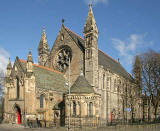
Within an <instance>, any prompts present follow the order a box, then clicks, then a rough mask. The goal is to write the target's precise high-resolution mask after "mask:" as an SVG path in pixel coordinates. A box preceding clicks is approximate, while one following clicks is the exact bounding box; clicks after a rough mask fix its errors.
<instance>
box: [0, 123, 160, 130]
mask: <svg viewBox="0 0 160 131" xmlns="http://www.w3.org/2000/svg"><path fill="white" fill-rule="evenodd" d="M0 131H68V129H66V128H62V127H60V128H52V129H48V128H24V127H23V126H21V125H16V124H13V125H12V124H0ZM70 131H160V124H156V125H155V124H153V125H132V126H110V127H105V128H88V127H84V128H82V129H76V128H72V129H71V130H70Z"/></svg>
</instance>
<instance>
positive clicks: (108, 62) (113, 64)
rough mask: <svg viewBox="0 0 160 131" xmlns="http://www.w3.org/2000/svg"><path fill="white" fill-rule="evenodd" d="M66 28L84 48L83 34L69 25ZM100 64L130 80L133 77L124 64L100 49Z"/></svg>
mask: <svg viewBox="0 0 160 131" xmlns="http://www.w3.org/2000/svg"><path fill="white" fill-rule="evenodd" d="M64 27H65V26H64ZM65 29H66V30H67V32H68V33H69V34H70V35H71V37H72V38H73V39H74V40H75V42H77V44H79V46H81V48H83V50H84V45H85V40H84V39H83V38H82V37H81V36H79V35H77V34H76V33H74V32H72V31H71V30H70V29H68V28H67V27H65ZM98 64H99V65H102V66H103V67H104V69H107V68H109V69H111V71H113V72H114V73H116V74H118V75H120V76H122V77H124V78H127V79H129V80H132V79H133V78H132V76H131V75H130V74H129V73H128V72H127V71H126V70H125V69H124V68H123V66H122V65H121V64H120V63H119V62H118V61H116V60H115V59H113V58H112V57H110V56H109V55H107V54H106V53H104V52H102V51H101V50H98Z"/></svg>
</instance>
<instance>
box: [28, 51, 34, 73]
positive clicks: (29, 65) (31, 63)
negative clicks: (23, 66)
mask: <svg viewBox="0 0 160 131" xmlns="http://www.w3.org/2000/svg"><path fill="white" fill-rule="evenodd" d="M32 72H33V58H32V53H31V50H29V55H28V58H27V73H32Z"/></svg>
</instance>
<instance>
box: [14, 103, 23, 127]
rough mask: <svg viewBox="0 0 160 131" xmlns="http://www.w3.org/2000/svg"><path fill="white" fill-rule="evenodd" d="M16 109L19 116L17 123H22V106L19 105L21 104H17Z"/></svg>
mask: <svg viewBox="0 0 160 131" xmlns="http://www.w3.org/2000/svg"><path fill="white" fill-rule="evenodd" d="M14 110H15V113H16V116H17V124H21V123H22V115H21V108H20V107H19V105H17V104H15V106H14Z"/></svg>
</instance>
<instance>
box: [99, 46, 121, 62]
mask: <svg viewBox="0 0 160 131" xmlns="http://www.w3.org/2000/svg"><path fill="white" fill-rule="evenodd" d="M98 50H99V51H100V52H102V53H103V54H104V55H106V56H108V57H109V58H111V59H112V60H114V61H115V62H116V63H118V64H120V63H119V62H118V61H117V60H115V59H114V58H113V57H111V56H109V55H108V54H106V53H105V52H103V51H102V50H100V49H98Z"/></svg>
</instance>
